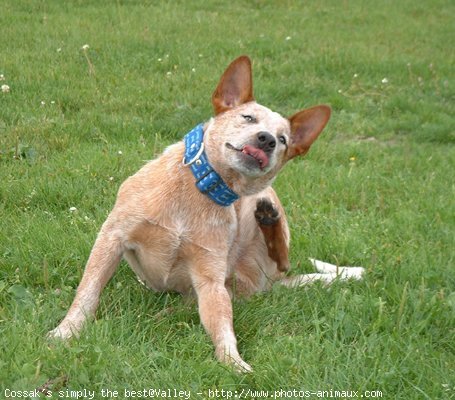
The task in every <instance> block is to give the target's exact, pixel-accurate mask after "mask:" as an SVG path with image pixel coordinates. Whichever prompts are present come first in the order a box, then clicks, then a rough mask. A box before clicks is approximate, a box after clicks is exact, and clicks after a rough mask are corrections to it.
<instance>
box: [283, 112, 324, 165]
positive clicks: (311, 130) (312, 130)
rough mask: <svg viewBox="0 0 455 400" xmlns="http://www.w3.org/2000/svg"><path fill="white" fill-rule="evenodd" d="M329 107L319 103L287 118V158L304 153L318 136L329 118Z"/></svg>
mask: <svg viewBox="0 0 455 400" xmlns="http://www.w3.org/2000/svg"><path fill="white" fill-rule="evenodd" d="M330 112H331V110H330V107H329V106H325V105H321V106H316V107H311V108H308V109H307V110H303V111H299V112H298V113H296V114H294V115H293V116H292V117H290V118H289V122H290V123H291V141H290V143H289V149H288V159H291V158H294V157H295V156H299V155H303V154H305V153H306V152H307V151H308V150H309V148H310V146H311V145H312V144H313V142H314V141H315V140H316V139H317V138H318V136H319V134H320V133H321V132H322V130H323V129H324V127H325V126H326V124H327V122H328V121H329V118H330Z"/></svg>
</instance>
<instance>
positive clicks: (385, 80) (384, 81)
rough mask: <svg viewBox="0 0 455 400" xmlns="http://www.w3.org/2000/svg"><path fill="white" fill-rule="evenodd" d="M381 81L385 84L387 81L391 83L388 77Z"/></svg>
mask: <svg viewBox="0 0 455 400" xmlns="http://www.w3.org/2000/svg"><path fill="white" fill-rule="evenodd" d="M381 82H382V83H384V84H385V83H389V80H388V79H387V78H383V79H382V81H381Z"/></svg>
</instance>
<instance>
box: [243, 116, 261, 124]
mask: <svg viewBox="0 0 455 400" xmlns="http://www.w3.org/2000/svg"><path fill="white" fill-rule="evenodd" d="M242 117H243V119H244V120H245V121H246V122H250V123H253V122H257V121H256V118H254V117H253V116H252V115H243V114H242Z"/></svg>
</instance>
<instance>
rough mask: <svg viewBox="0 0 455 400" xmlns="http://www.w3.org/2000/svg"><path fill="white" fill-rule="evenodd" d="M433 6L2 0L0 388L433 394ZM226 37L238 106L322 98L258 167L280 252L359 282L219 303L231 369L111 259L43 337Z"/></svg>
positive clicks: (451, 377)
mask: <svg viewBox="0 0 455 400" xmlns="http://www.w3.org/2000/svg"><path fill="white" fill-rule="evenodd" d="M454 17H455V7H454V3H453V2H450V1H443V0H434V1H419V2H416V1H410V0H405V1H400V2H392V1H371V0H370V1H352V2H348V1H320V2H316V1H315V2H297V1H290V0H289V1H275V2H266V1H260V0H256V1H253V0H252V1H231V2H222V1H208V2H205V1H173V2H159V1H154V2H150V4H143V3H141V2H136V1H117V2H108V1H67V2H60V1H32V0H29V1H25V0H5V1H3V2H2V5H1V12H0V26H1V40H0V74H3V75H4V77H5V80H4V81H2V82H0V84H7V85H9V86H10V89H11V90H10V92H9V93H1V92H0V218H1V230H0V352H1V353H0V354H1V355H0V388H1V392H0V398H2V397H4V394H5V392H4V389H5V388H9V389H27V390H32V389H34V388H37V387H39V386H41V385H43V384H44V383H45V382H46V381H48V380H49V379H52V380H53V381H52V383H51V385H50V389H51V390H54V391H58V390H66V389H68V390H78V389H83V388H86V389H90V390H95V391H97V392H98V394H97V397H96V398H100V394H99V391H100V390H101V389H102V388H109V389H111V390H114V389H115V390H119V391H122V390H123V389H124V388H127V389H136V390H138V389H144V388H153V387H155V388H161V389H174V388H176V389H186V390H191V391H192V397H193V398H198V397H200V396H199V395H197V394H196V393H197V392H198V391H201V392H203V393H204V394H203V395H202V397H203V398H206V397H207V396H208V390H209V389H212V390H214V389H216V388H218V389H225V390H238V391H239V392H240V391H241V390H242V389H246V388H251V389H257V390H279V389H299V390H312V391H316V390H330V389H333V390H359V391H360V392H359V395H360V394H361V393H363V391H366V390H370V391H372V390H381V391H382V393H383V397H382V398H387V399H450V398H455V374H454V370H455V354H454V353H455V250H454V249H455V202H454V194H455V193H454V192H455V182H454V170H455V149H454V142H455V135H454V119H453V116H454V114H455V109H454V100H455V92H454V52H453V46H452V45H451V44H450V43H452V42H453V37H454V36H455V32H454V31H455V29H454V25H453V20H454ZM287 37H289V39H286V38H287ZM84 44H89V46H90V48H89V49H88V50H87V51H86V52H85V53H84V51H82V50H81V47H82V46H83V45H84ZM240 54H248V55H250V56H251V58H252V59H253V62H254V78H255V87H256V90H255V93H256V98H257V99H258V100H259V102H260V103H262V104H264V105H267V106H269V107H271V108H272V109H274V110H276V111H279V112H281V113H283V114H284V115H290V114H291V113H293V112H294V111H297V110H298V109H300V108H303V107H307V106H311V105H314V104H318V103H328V104H331V106H332V108H333V117H332V120H331V122H330V124H329V126H328V128H327V130H326V131H325V132H324V134H323V135H322V137H321V138H320V139H319V141H318V142H317V144H316V145H315V146H314V148H313V149H312V151H311V152H310V154H309V155H308V156H307V158H306V159H305V160H298V161H295V162H293V163H292V164H290V165H289V166H288V167H287V168H286V169H285V170H284V171H283V172H282V174H281V175H280V177H279V179H278V180H277V182H276V184H275V188H276V190H277V191H278V193H279V194H280V197H281V199H282V201H283V204H284V206H285V208H286V210H287V213H288V214H289V220H290V223H291V230H292V249H291V258H292V264H293V270H294V271H295V272H300V273H303V272H311V271H312V269H311V266H310V265H309V263H308V262H307V258H308V257H314V258H318V259H322V260H327V261H331V262H339V263H340V264H349V265H363V266H365V267H366V268H367V275H366V277H365V280H364V281H362V282H349V283H343V284H341V283H336V284H334V285H333V286H332V287H331V288H330V289H326V288H323V287H320V286H314V287H311V288H308V289H302V290H295V291H288V290H286V289H281V288H275V289H274V290H272V291H271V292H270V293H267V294H263V295H258V296H255V297H253V298H252V299H251V300H250V301H247V302H244V301H236V302H235V304H234V309H235V329H236V333H237V336H238V339H239V347H240V351H241V353H242V355H243V356H244V358H245V360H246V361H247V362H249V363H251V365H252V366H253V368H254V369H255V372H254V373H253V374H249V375H246V376H238V375H236V374H234V373H233V372H231V371H230V370H228V369H226V368H225V367H223V366H221V365H219V364H218V363H217V362H216V361H215V360H214V357H213V348H212V345H211V343H210V340H209V339H208V337H207V335H206V334H205V333H204V331H203V329H202V327H201V325H200V323H199V317H198V315H197V312H196V310H195V307H188V306H187V305H185V303H184V301H182V299H181V298H180V297H179V296H178V295H171V294H161V295H160V294H153V293H149V292H147V291H146V290H145V289H144V288H143V287H142V286H140V285H138V284H137V283H136V281H135V278H134V275H133V273H132V272H131V271H130V270H129V269H128V268H127V266H126V265H124V264H122V266H121V267H120V269H119V271H118V273H117V274H116V275H115V277H114V278H113V280H112V281H111V282H110V284H109V285H108V287H107V289H106V290H105V292H104V293H103V296H102V301H101V305H100V309H99V311H98V313H97V319H96V322H95V323H93V324H89V325H88V326H87V328H86V329H85V330H84V332H83V334H82V337H81V338H80V340H75V341H72V342H71V343H69V344H59V343H52V344H51V343H49V342H47V341H46V340H45V334H46V332H47V331H48V330H50V329H51V328H53V327H55V325H56V324H57V323H58V321H59V320H60V319H61V318H62V317H63V316H64V314H65V311H66V310H67V308H68V306H69V305H70V302H71V300H72V298H73V296H74V293H75V288H76V286H77V283H78V281H79V279H80V277H81V274H82V271H83V267H84V263H85V261H86V259H87V257H88V254H89V251H90V248H91V245H92V244H93V241H94V239H95V236H96V233H97V231H98V229H99V227H100V226H101V224H102V222H103V220H104V218H105V217H106V215H107V214H108V212H109V210H110V208H111V207H112V205H113V203H114V199H115V195H116V191H117V188H118V187H119V185H120V183H121V182H122V181H123V180H124V179H125V178H126V177H127V176H129V175H131V174H132V173H134V172H135V171H136V170H137V169H139V167H140V166H141V165H142V164H143V161H144V160H148V159H151V158H153V157H155V156H156V155H157V154H159V152H160V151H161V150H162V149H163V148H164V147H165V146H166V145H168V144H170V143H172V142H173V141H175V140H178V139H180V138H181V137H182V136H183V134H184V133H186V132H187V131H188V130H189V129H191V128H192V127H193V126H194V125H196V124H197V123H199V122H201V121H203V120H205V119H207V118H208V117H209V116H210V115H211V105H210V96H211V93H212V91H213V90H214V88H215V85H216V83H217V80H218V78H219V76H220V74H221V73H222V71H223V69H224V68H225V67H226V66H227V65H228V63H229V62H230V61H231V60H232V59H234V58H235V57H237V56H238V55H240ZM85 55H87V57H88V59H87V58H86V56H85ZM89 62H90V63H91V64H92V66H93V69H92V71H90V68H89ZM193 69H194V71H193ZM384 78H385V79H386V81H387V82H386V83H383V82H382V81H383V80H384ZM384 82H385V81H384ZM41 102H43V103H41ZM119 151H121V152H122V154H119V153H118V152H119ZM70 207H76V208H77V211H75V212H70V211H69V209H70ZM163 310H171V311H169V312H168V313H166V312H163ZM122 397H123V396H122V394H120V396H119V398H122ZM54 398H57V393H55V394H54ZM313 398H315V397H314V396H313Z"/></svg>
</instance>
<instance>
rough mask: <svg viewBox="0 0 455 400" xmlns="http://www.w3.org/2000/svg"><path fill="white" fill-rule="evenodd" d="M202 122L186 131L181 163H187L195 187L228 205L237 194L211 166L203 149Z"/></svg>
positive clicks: (217, 202) (225, 205)
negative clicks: (193, 178) (194, 179)
mask: <svg viewBox="0 0 455 400" xmlns="http://www.w3.org/2000/svg"><path fill="white" fill-rule="evenodd" d="M202 127H203V124H199V125H198V126H196V127H195V128H193V129H192V130H191V131H190V132H188V133H187V134H186V135H185V137H184V139H183V141H184V142H185V155H184V156H183V165H188V166H189V167H190V168H191V172H192V173H193V175H194V177H195V178H196V187H197V188H198V189H199V190H200V191H201V192H202V193H203V194H205V195H207V196H208V197H209V198H210V199H212V200H213V201H214V202H215V203H216V204H219V205H220V206H224V207H227V206H230V205H231V204H232V203H233V202H234V201H236V200H237V199H238V198H239V196H238V195H237V194H236V193H234V192H233V191H232V190H231V189H229V187H228V185H226V183H225V182H224V181H223V179H221V176H219V175H218V173H217V172H216V171H215V170H214V169H213V168H212V166H211V165H210V164H209V161H208V159H207V155H206V154H205V151H204V141H203V140H204V131H203V129H202Z"/></svg>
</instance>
